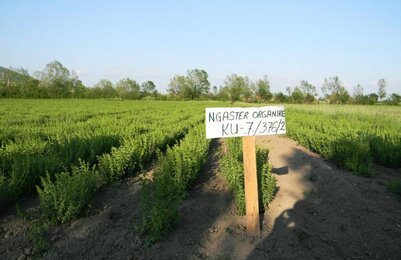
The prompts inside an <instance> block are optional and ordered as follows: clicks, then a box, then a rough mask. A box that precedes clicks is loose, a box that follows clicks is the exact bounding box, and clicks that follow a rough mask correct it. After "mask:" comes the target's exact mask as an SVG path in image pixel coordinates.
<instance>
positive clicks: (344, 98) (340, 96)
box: [336, 86, 350, 104]
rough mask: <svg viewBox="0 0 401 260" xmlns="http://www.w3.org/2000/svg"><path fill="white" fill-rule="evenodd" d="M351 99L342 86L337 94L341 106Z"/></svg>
mask: <svg viewBox="0 0 401 260" xmlns="http://www.w3.org/2000/svg"><path fill="white" fill-rule="evenodd" d="M349 97H350V96H349V93H348V91H347V90H346V89H345V88H344V87H343V86H341V87H340V88H339V89H338V91H337V93H336V99H337V101H338V102H340V104H346V103H347V102H348V100H349Z"/></svg>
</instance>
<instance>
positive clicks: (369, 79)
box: [0, 0, 401, 94]
mask: <svg viewBox="0 0 401 260" xmlns="http://www.w3.org/2000/svg"><path fill="white" fill-rule="evenodd" d="M0 17H1V20H0V21H1V22H0V66H3V67H6V68H8V67H18V68H19V67H23V68H25V69H27V70H28V72H29V73H31V74H33V73H34V72H35V71H41V70H43V69H44V67H45V66H46V64H48V63H50V62H51V61H54V60H58V61H60V62H61V63H62V64H63V65H64V66H65V67H67V68H68V69H69V70H75V71H76V72H77V74H78V76H79V78H80V79H81V80H82V82H83V83H84V84H85V85H87V86H92V85H94V84H95V83H97V82H98V81H99V80H100V79H104V78H105V79H109V80H111V81H112V82H113V83H115V82H117V81H118V80H120V79H122V78H126V77H129V78H131V79H135V80H136V81H138V82H140V83H141V82H144V81H147V80H151V81H153V82H154V83H155V84H156V86H157V89H158V90H159V91H161V92H165V91H166V89H167V87H168V83H169V82H170V79H171V78H172V77H174V76H175V75H184V74H186V72H187V70H189V69H194V68H199V69H204V70H205V71H206V72H207V73H208V74H209V81H210V83H211V86H220V85H223V84H224V79H225V78H226V76H228V75H231V74H233V73H235V74H238V75H241V76H248V77H249V78H250V80H258V79H260V78H263V76H264V75H268V77H269V80H270V83H271V90H272V91H273V92H279V91H282V92H285V89H286V87H294V86H296V85H299V82H300V81H301V80H307V81H309V82H310V83H312V84H313V85H315V86H316V87H317V89H319V90H320V88H321V86H322V84H323V81H324V79H325V78H328V77H333V76H338V77H339V78H340V80H341V81H342V83H343V84H344V86H345V87H346V89H347V90H348V91H349V92H350V93H351V94H352V92H353V87H354V86H355V85H356V84H358V83H359V84H361V85H362V86H363V87H364V92H365V94H367V93H372V92H377V90H378V87H377V81H378V80H379V79H381V78H384V79H385V80H386V81H387V83H388V85H387V92H388V93H393V92H397V93H401V1H399V0H398V1H366V0H364V1H356V0H347V1H340V0H339V1H324V0H322V1H318V0H316V1H252V0H249V1H235V0H231V1H217V0H215V1H208V0H203V1H200V0H192V1H167V0H166V1H152V0H150V1H144V0H143V1H118V0H116V1H111V0H110V1H90V0H87V1H82V0H81V1H72V0H71V1H57V0H52V1H50V0H49V1H40V0H37V1H20V0H0Z"/></svg>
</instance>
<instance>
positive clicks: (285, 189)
mask: <svg viewBox="0 0 401 260" xmlns="http://www.w3.org/2000/svg"><path fill="white" fill-rule="evenodd" d="M257 142H258V144H259V145H261V146H267V147H268V148H269V149H270V160H269V161H270V163H271V164H273V165H274V172H275V173H274V174H275V175H276V177H277V180H278V185H279V187H280V189H279V191H278V193H277V196H276V198H275V200H274V201H273V202H272V204H271V205H270V208H269V209H268V210H267V211H266V212H265V213H264V214H263V215H262V216H261V219H262V221H263V222H262V230H261V235H260V236H257V237H252V236H248V235H247V234H246V227H245V217H244V216H238V215H237V214H236V209H235V204H234V198H233V196H232V194H231V193H230V192H229V191H228V188H227V186H226V184H225V182H224V181H223V179H222V177H221V174H220V172H219V170H218V161H217V153H218V147H216V146H214V147H213V149H212V151H211V157H210V161H209V163H208V164H207V165H206V166H205V168H204V170H203V172H202V174H201V176H200V178H199V180H198V181H197V183H196V184H195V185H194V186H193V188H192V189H191V190H190V191H189V194H188V197H187V198H186V199H185V200H184V201H183V203H182V206H181V208H180V215H181V218H180V219H179V220H177V225H176V227H175V228H174V230H172V232H171V233H170V234H169V235H168V236H166V237H165V238H164V239H163V240H161V241H159V242H157V243H156V244H154V245H151V246H149V245H147V244H146V243H145V240H144V238H142V237H140V236H139V235H138V232H137V231H136V228H135V227H136V225H137V224H138V223H139V222H140V219H139V218H138V215H139V213H140V208H139V203H138V199H139V198H138V191H139V189H140V184H139V183H140V181H139V178H138V177H136V178H134V177H131V178H127V179H125V180H123V181H120V182H117V183H115V184H113V185H112V186H109V187H107V188H105V189H103V190H102V191H100V192H99V193H98V194H97V196H96V200H95V202H94V205H93V206H92V208H91V209H90V211H89V212H88V214H87V217H83V218H80V219H78V220H76V221H73V222H72V223H67V224H63V225H58V226H52V227H50V229H49V231H48V241H49V244H50V249H49V250H48V251H46V252H45V253H43V254H41V255H34V250H33V247H32V244H31V243H30V242H29V240H28V238H27V237H26V230H27V228H28V226H29V221H28V220H26V219H24V218H23V217H21V216H17V214H16V212H15V209H14V207H10V208H9V209H8V210H6V211H4V212H3V213H2V214H1V215H0V259H30V258H36V257H38V258H43V259H202V258H208V259H315V258H316V259H400V258H401V198H400V197H399V196H396V195H393V194H391V193H389V192H388V191H387V184H388V183H389V182H390V181H393V180H395V179H398V180H400V179H401V171H400V169H398V170H391V169H387V168H383V167H379V166H376V172H377V175H376V176H374V177H372V178H364V177H361V176H357V175H355V174H352V173H350V172H347V171H344V170H340V169H338V168H337V167H336V166H334V165H333V164H332V163H330V162H327V161H325V160H322V159H321V158H320V157H319V156H318V155H316V154H314V153H312V152H310V151H308V150H307V149H305V148H303V147H301V146H298V145H297V143H296V142H294V141H293V140H290V139H287V138H283V137H277V136H273V137H261V138H258V139H257ZM149 174H151V173H149ZM20 205H21V210H23V211H27V212H31V213H33V214H34V213H35V212H38V211H39V206H38V201H37V199H36V198H34V197H29V198H25V199H24V200H22V201H21V202H20Z"/></svg>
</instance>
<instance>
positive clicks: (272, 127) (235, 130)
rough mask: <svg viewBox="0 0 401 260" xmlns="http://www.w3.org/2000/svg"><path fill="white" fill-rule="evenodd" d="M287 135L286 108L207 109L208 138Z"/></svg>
mask: <svg viewBox="0 0 401 260" xmlns="http://www.w3.org/2000/svg"><path fill="white" fill-rule="evenodd" d="M278 134H285V112H284V106H267V107H248V108H244V107H227V108H226V107H217V108H206V138H208V139H210V138H220V137H237V136H254V135H278Z"/></svg>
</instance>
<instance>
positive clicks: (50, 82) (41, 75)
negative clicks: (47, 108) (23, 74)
mask: <svg viewBox="0 0 401 260" xmlns="http://www.w3.org/2000/svg"><path fill="white" fill-rule="evenodd" d="M35 76H36V77H37V78H38V79H39V81H40V83H39V84H40V86H41V87H44V88H47V89H48V91H49V93H50V96H52V97H69V96H71V95H72V94H73V93H74V88H75V87H77V82H78V81H79V79H78V77H77V75H76V74H71V73H70V71H69V70H68V69H67V68H66V67H64V66H63V65H62V64H61V63H60V62H59V61H52V62H50V63H48V64H46V66H45V68H44V69H43V71H38V72H36V73H35Z"/></svg>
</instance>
